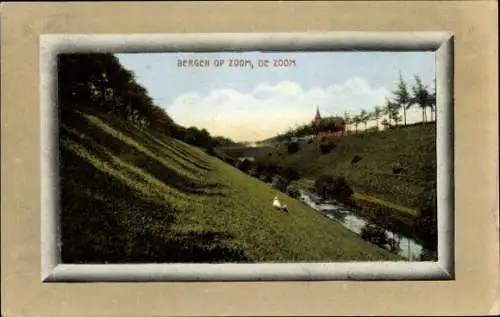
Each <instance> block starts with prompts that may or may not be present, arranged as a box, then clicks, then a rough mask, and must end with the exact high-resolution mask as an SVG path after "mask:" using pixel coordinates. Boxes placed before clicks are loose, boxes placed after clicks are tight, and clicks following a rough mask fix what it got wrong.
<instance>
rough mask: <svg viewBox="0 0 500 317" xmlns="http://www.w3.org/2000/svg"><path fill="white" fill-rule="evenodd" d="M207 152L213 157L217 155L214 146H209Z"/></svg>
mask: <svg viewBox="0 0 500 317" xmlns="http://www.w3.org/2000/svg"><path fill="white" fill-rule="evenodd" d="M205 152H206V153H207V154H208V155H211V156H215V155H216V153H215V150H214V148H213V146H209V147H207V149H206V150H205Z"/></svg>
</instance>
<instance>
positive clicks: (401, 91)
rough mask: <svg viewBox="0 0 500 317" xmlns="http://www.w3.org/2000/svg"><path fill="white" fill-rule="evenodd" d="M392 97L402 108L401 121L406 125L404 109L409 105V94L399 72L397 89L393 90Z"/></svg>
mask: <svg viewBox="0 0 500 317" xmlns="http://www.w3.org/2000/svg"><path fill="white" fill-rule="evenodd" d="M394 97H395V98H394V102H395V103H396V104H397V105H398V106H399V108H401V109H403V120H404V121H403V122H404V125H405V126H406V110H407V109H408V108H409V107H410V106H411V96H410V93H409V92H408V87H407V86H406V83H405V82H404V80H403V75H402V74H401V73H399V84H398V89H397V90H396V91H395V92H394Z"/></svg>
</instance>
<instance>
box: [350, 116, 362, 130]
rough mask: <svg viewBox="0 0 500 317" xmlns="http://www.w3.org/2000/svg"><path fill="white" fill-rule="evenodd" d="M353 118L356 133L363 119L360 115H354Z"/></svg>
mask: <svg viewBox="0 0 500 317" xmlns="http://www.w3.org/2000/svg"><path fill="white" fill-rule="evenodd" d="M351 120H352V123H353V124H354V129H355V131H356V134H358V125H359V124H360V123H361V119H360V117H359V115H356V116H354V117H352V119H351Z"/></svg>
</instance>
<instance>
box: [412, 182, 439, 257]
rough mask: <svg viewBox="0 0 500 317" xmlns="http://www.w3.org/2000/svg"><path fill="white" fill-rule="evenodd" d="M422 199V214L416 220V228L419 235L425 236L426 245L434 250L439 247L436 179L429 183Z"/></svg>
mask: <svg viewBox="0 0 500 317" xmlns="http://www.w3.org/2000/svg"><path fill="white" fill-rule="evenodd" d="M421 199H422V202H421V205H420V216H419V217H418V219H417V221H416V229H417V232H418V234H419V236H421V237H423V240H424V241H423V243H424V247H425V248H427V249H429V250H431V251H434V250H436V248H437V206H436V204H437V201H436V183H435V182H434V181H433V182H429V183H427V185H426V188H425V191H424V195H423V197H422V198H421Z"/></svg>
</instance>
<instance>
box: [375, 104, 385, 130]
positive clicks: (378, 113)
mask: <svg viewBox="0 0 500 317" xmlns="http://www.w3.org/2000/svg"><path fill="white" fill-rule="evenodd" d="M383 113H384V110H383V109H382V108H381V107H379V106H376V107H375V109H374V110H373V112H372V118H373V119H374V120H375V123H376V125H377V130H378V127H379V124H378V123H379V122H378V121H379V120H380V117H381V116H382V114H383Z"/></svg>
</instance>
